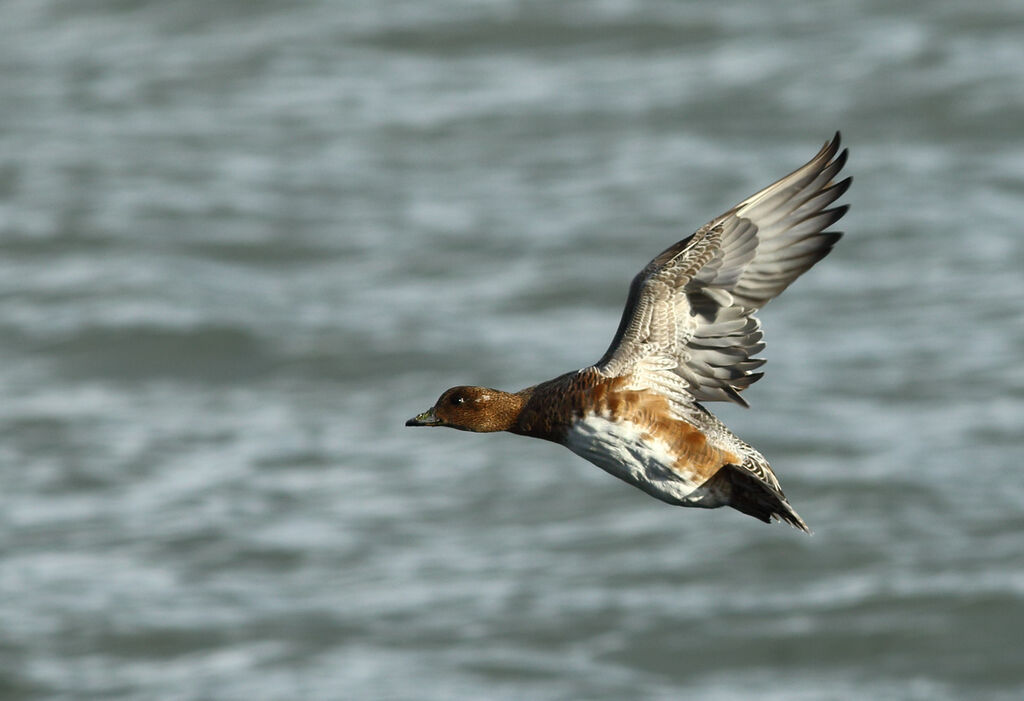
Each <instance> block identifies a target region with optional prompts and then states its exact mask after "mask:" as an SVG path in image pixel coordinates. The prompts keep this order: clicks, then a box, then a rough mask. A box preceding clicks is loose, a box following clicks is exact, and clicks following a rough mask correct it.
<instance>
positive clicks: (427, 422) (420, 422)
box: [405, 407, 441, 426]
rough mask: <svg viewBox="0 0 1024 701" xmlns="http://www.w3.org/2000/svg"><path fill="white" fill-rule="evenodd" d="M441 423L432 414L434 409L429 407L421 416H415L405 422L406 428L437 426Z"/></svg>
mask: <svg viewBox="0 0 1024 701" xmlns="http://www.w3.org/2000/svg"><path fill="white" fill-rule="evenodd" d="M440 423H441V421H440V419H438V418H437V416H436V415H435V414H434V409H433V407H431V408H430V409H427V410H426V411H425V412H423V413H422V414H417V415H416V416H414V417H413V418H411V419H409V420H408V421H406V422H405V425H406V426H438V425H440Z"/></svg>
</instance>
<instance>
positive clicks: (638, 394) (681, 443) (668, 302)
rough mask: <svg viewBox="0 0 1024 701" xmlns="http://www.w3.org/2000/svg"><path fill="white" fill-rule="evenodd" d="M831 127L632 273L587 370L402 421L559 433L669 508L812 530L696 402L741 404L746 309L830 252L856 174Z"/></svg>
mask: <svg viewBox="0 0 1024 701" xmlns="http://www.w3.org/2000/svg"><path fill="white" fill-rule="evenodd" d="M846 155H847V152H846V150H843V151H842V152H840V151H839V134H838V133H836V135H835V137H834V138H833V139H832V141H831V142H829V143H826V144H825V146H824V147H822V149H821V151H819V152H818V154H817V155H816V156H815V157H814V158H812V159H811V160H810V161H809V162H808V163H807V164H806V165H804V166H803V167H801V168H798V169H797V170H795V171H793V172H792V173H790V174H789V175H787V176H786V177H784V178H782V179H781V180H779V181H778V182H776V183H774V184H772V185H769V186H768V187H766V188H765V189H763V190H761V191H760V192H758V193H757V194H756V195H753V196H752V197H749V198H747V199H745V200H744V201H743V202H741V203H739V204H738V205H736V206H735V207H733V208H732V209H730V210H729V211H728V212H726V213H725V214H723V215H721V216H719V217H716V218H715V219H713V220H711V221H710V222H709V223H707V224H705V225H704V226H703V227H701V228H700V229H699V230H698V231H697V233H695V234H693V235H692V236H690V237H688V238H685V239H683V240H682V241H679V242H678V243H676V244H674V245H673V246H670V247H669V248H668V249H666V250H665V251H663V252H662V253H661V254H659V255H658V256H657V257H656V258H655V259H654V260H652V261H651V262H650V263H648V264H647V267H645V268H644V269H643V270H641V271H640V273H639V274H638V275H637V276H636V277H635V278H634V279H633V283H632V285H631V286H630V288H629V297H628V299H627V300H626V308H625V310H624V311H623V313H622V320H621V322H620V323H619V328H618V331H616V333H615V338H613V339H612V343H611V346H610V347H609V348H608V350H607V351H606V352H605V354H604V356H603V357H602V358H601V359H600V360H599V361H598V362H597V363H596V364H595V365H591V366H590V367H585V368H583V369H581V370H576V371H574V372H570V373H567V374H565V375H561V376H559V377H556V378H555V379H553V380H548V381H547V382H542V383H540V384H538V385H534V386H532V387H527V388H526V389H523V390H520V391H518V392H514V393H509V392H502V391H500V390H496V389H489V388H486V387H453V388H451V389H449V390H448V391H446V392H445V393H444V394H442V395H441V397H440V399H438V400H437V403H436V404H434V406H433V407H431V408H430V409H428V410H427V411H425V412H423V413H422V414H420V415H419V416H417V417H415V418H413V419H410V420H409V421H407V422H406V425H407V426H448V427H450V428H457V429H460V430H463V431H479V432H489V431H510V432H512V433H517V434H520V435H523V436H532V437H534V438H543V439H545V440H549V441H554V442H555V443H561V444H562V445H564V446H566V447H567V448H569V450H571V451H573V452H574V453H576V454H577V455H579V456H581V457H583V458H586V459H587V460H589V461H590V462H592V463H594V464H595V465H597V466H598V467H600V468H601V469H603V470H606V471H607V472H609V473H611V474H612V475H615V476H616V477H618V478H619V479H622V480H624V481H626V482H628V483H629V484H632V485H634V486H636V487H639V488H640V489H642V490H644V491H645V492H647V493H648V494H650V495H651V496H653V497H656V498H658V499H661V500H662V501H665V502H668V503H669V504H677V505H679V506H697V507H702V508H708V509H713V508H717V507H719V506H731V507H733V508H734V509H737V510H739V511H742V512H743V513H745V514H749V515H751V516H753V517H755V518H758V519H761V520H762V521H765V522H770V521H771V520H772V519H773V518H774V519H780V520H782V521H785V522H786V523H789V524H791V525H792V526H794V527H796V528H799V529H801V530H803V531H805V532H807V533H810V531H809V530H808V528H807V524H806V523H804V521H803V519H802V518H800V516H799V515H798V514H797V513H796V511H794V510H793V507H792V506H790V505H789V502H788V501H787V500H786V497H785V495H784V494H783V493H782V489H781V488H780V487H779V481H778V479H776V477H775V474H774V473H773V472H772V469H771V467H769V465H768V461H767V460H765V458H764V456H763V455H761V453H759V452H758V451H757V450H755V449H754V448H752V447H751V446H750V445H748V444H747V443H745V442H744V441H742V440H740V439H739V438H737V437H736V436H735V435H734V434H733V433H732V432H731V431H730V430H729V429H728V428H726V427H725V425H724V424H723V423H722V422H721V421H719V420H718V419H717V418H716V417H715V416H714V415H713V414H712V413H711V412H710V411H708V410H707V409H705V408H704V407H703V406H702V405H701V404H700V402H708V401H731V402H735V403H737V404H740V405H742V406H748V405H747V402H746V401H744V399H743V398H742V397H741V396H740V392H742V391H743V390H745V389H746V388H747V387H749V386H750V385H751V384H753V383H754V382H756V381H757V380H758V379H760V377H761V376H762V375H763V373H760V372H755V370H756V369H757V368H758V367H760V366H761V365H762V364H763V363H764V360H763V359H760V358H754V357H753V356H754V355H755V354H756V353H759V352H760V351H761V350H763V349H764V343H763V342H762V341H761V337H762V333H761V324H760V322H759V321H758V319H757V317H756V316H754V313H755V312H756V311H757V310H758V309H760V308H761V307H763V306H764V305H765V304H767V303H768V302H769V301H770V300H771V299H772V298H774V297H775V296H776V295H778V294H779V293H780V292H782V291H783V290H784V289H786V287H788V286H789V284H790V283H792V282H793V281H794V280H795V279H796V278H797V277H799V276H800V274H801V273H803V272H804V271H806V270H808V269H809V268H810V267H811V266H812V265H814V264H815V263H817V262H818V261H819V260H821V259H822V258H824V257H825V256H826V255H827V254H828V252H829V251H830V250H831V249H832V246H833V245H835V243H836V241H838V240H839V238H840V236H841V234H840V233H839V232H828V231H825V229H826V228H828V227H829V226H831V225H832V224H834V223H835V222H836V221H837V220H838V219H839V218H840V217H842V216H843V214H845V213H846V210H847V209H848V206H846V205H843V206H838V207H832V208H830V209H828V208H827V207H829V205H831V204H832V203H833V202H835V200H836V199H838V198H839V196H840V195H842V194H843V193H844V192H846V190H847V188H848V187H849V186H850V183H851V181H852V178H846V179H845V180H840V181H839V182H833V179H834V178H835V176H836V174H837V173H839V171H840V169H842V167H843V164H844V163H845V162H846Z"/></svg>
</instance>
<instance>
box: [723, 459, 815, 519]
mask: <svg viewBox="0 0 1024 701" xmlns="http://www.w3.org/2000/svg"><path fill="white" fill-rule="evenodd" d="M715 477H716V478H718V479H721V480H723V481H726V482H727V483H728V485H729V490H728V494H729V500H728V502H727V503H728V504H729V506H731V507H732V508H734V509H736V510H737V511H742V512H743V513H745V514H747V515H748V516H753V517H754V518H757V519H761V520H762V521H764V522H765V523H770V522H771V521H772V519H777V520H779V521H785V522H786V523H788V524H789V525H791V526H793V528H799V529H800V530H801V531H803V532H804V533H807V534H810V532H811V529H810V528H808V527H807V524H806V523H804V520H803V519H802V518H800V514H798V513H797V512H796V511H795V510H794V509H793V507H792V506H790V505H789V502H788V501H786V495H784V494H783V493H782V492H781V491H779V490H777V489H774V488H772V487H771V486H770V485H768V484H765V483H764V482H763V481H761V480H759V479H758V478H757V477H756V476H755V475H753V474H751V473H750V472H748V471H747V470H744V469H743V468H742V467H739V466H737V465H724V466H723V467H722V469H720V470H719V471H718V474H716V475H715Z"/></svg>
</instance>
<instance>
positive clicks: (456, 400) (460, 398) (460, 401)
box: [452, 394, 466, 406]
mask: <svg viewBox="0 0 1024 701" xmlns="http://www.w3.org/2000/svg"><path fill="white" fill-rule="evenodd" d="M465 403H466V398H465V397H463V396H462V395H461V394H456V395H455V396H453V397H452V404H455V405H456V406H462V405H463V404H465Z"/></svg>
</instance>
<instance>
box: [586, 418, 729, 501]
mask: <svg viewBox="0 0 1024 701" xmlns="http://www.w3.org/2000/svg"><path fill="white" fill-rule="evenodd" d="M566 446H567V447H568V448H569V450H571V451H572V452H574V453H576V454H577V455H579V456H580V457H582V458H585V459H586V460H589V461H590V462H592V463H594V464H595V465H597V466H598V467H600V468H601V469H602V470H604V471H605V472H608V473H610V474H612V475H615V476H616V477H618V478H619V479H621V480H623V481H625V482H629V483H630V484H632V485H634V486H636V487H639V488H640V489H642V490H644V491H645V492H647V493H648V494H650V495H651V496H653V497H655V498H657V499H661V500H662V501H667V502H668V503H670V504H679V505H681V506H712V504H708V503H704V502H703V501H702V500H703V499H704V498H705V497H707V496H708V495H707V494H705V491H706V490H704V489H701V488H700V485H699V484H697V483H695V482H694V481H693V480H691V479H687V477H686V476H685V472H686V470H681V471H677V469H676V468H677V467H678V466H677V465H676V458H675V456H674V455H673V454H672V453H671V452H670V451H669V449H668V446H667V445H666V444H665V443H663V442H662V441H659V440H657V439H656V438H654V439H652V438H647V439H646V440H644V437H643V434H642V432H641V431H640V429H639V428H637V426H636V425H634V424H632V423H630V422H628V421H612V420H610V419H605V418H601V417H599V416H590V417H587V418H585V419H581V420H580V421H577V422H576V423H575V424H574V425H573V427H572V428H571V429H570V430H569V434H568V436H567V440H566ZM714 506H718V504H714Z"/></svg>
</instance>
